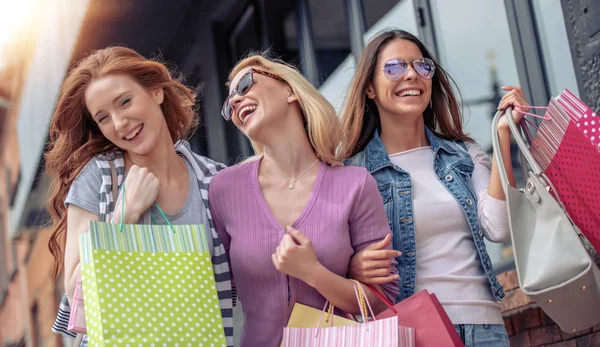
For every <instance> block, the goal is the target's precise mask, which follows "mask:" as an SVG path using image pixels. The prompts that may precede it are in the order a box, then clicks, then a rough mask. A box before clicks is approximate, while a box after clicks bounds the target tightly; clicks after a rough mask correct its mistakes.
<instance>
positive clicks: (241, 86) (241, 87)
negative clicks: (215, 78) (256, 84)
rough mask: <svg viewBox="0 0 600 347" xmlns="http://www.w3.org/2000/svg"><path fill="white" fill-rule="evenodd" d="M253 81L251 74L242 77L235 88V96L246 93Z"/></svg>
mask: <svg viewBox="0 0 600 347" xmlns="http://www.w3.org/2000/svg"><path fill="white" fill-rule="evenodd" d="M252 84H253V81H252V73H251V72H248V73H247V74H245V75H244V77H242V79H241V80H240V83H238V86H237V94H238V95H244V94H246V93H247V92H248V90H250V88H251V87H252Z"/></svg>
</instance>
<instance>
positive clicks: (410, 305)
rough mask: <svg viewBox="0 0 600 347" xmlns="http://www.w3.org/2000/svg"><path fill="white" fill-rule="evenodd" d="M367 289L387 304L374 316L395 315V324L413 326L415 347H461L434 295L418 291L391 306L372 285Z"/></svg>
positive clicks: (460, 342)
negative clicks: (383, 309) (396, 319)
mask: <svg viewBox="0 0 600 347" xmlns="http://www.w3.org/2000/svg"><path fill="white" fill-rule="evenodd" d="M369 289H371V291H372V292H373V293H375V295H377V297H378V298H379V299H381V300H382V301H383V302H385V304H386V305H387V306H388V309H387V310H385V311H383V312H381V313H380V314H378V315H377V316H376V317H377V318H380V319H384V318H388V317H397V318H398V324H400V325H402V326H407V327H411V328H413V329H414V330H415V346H416V347H429V346H439V347H464V343H463V342H462V340H461V339H460V336H458V333H457V332H456V329H455V328H454V325H452V322H451V321H450V318H449V317H448V314H446V311H445V310H444V308H443V307H442V304H440V302H439V300H438V298H437V297H436V296H435V294H430V293H429V292H428V291H427V290H421V291H419V292H417V293H415V294H414V295H413V296H411V297H409V298H407V299H404V300H402V301H401V302H399V303H397V304H396V305H393V304H392V303H391V301H389V300H388V299H387V298H386V297H385V296H383V294H381V293H379V292H378V291H377V290H376V289H375V288H373V287H371V286H369Z"/></svg>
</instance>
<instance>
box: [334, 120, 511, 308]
mask: <svg viewBox="0 0 600 347" xmlns="http://www.w3.org/2000/svg"><path fill="white" fill-rule="evenodd" d="M425 133H426V136H427V139H428V140H429V143H430V144H431V147H432V149H433V153H434V158H435V159H434V169H435V172H436V174H437V177H438V178H439V180H440V182H442V184H443V185H444V186H445V187H446V188H447V189H448V191H449V192H450V194H452V196H454V198H455V199H456V201H457V202H458V204H459V205H460V207H461V209H462V211H463V213H464V214H465V217H466V218H467V221H468V223H469V228H470V229H471V233H472V234H473V240H474V241H475V247H476V249H477V254H478V258H479V260H480V261H481V266H482V267H483V269H484V271H485V273H486V274H487V277H488V280H489V282H490V289H491V291H492V294H493V295H494V297H495V298H496V300H498V301H500V300H502V298H503V297H504V289H503V288H502V285H500V283H499V282H498V279H497V278H496V276H495V275H494V273H493V271H492V261H491V260H490V257H489V255H488V253H487V250H486V248H485V243H484V241H483V232H482V230H481V228H480V226H479V222H478V218H477V193H476V192H475V191H474V188H473V185H472V184H471V175H472V173H473V169H474V164H473V160H472V159H471V156H470V155H469V153H468V151H467V147H466V144H465V143H464V142H462V141H449V140H444V139H441V138H439V137H437V136H436V135H435V134H434V133H433V132H432V131H431V130H429V129H428V128H427V127H426V128H425ZM345 164H346V165H354V166H362V167H365V168H366V169H367V170H368V171H369V172H370V173H371V175H373V177H374V178H375V180H376V181H377V185H378V187H379V193H381V196H382V198H383V202H384V205H385V210H386V214H387V218H388V223H389V224H390V229H392V233H393V241H392V242H393V246H394V249H396V250H399V251H401V252H402V255H401V256H400V257H398V258H396V260H397V262H398V274H399V275H400V278H401V281H402V282H401V285H400V294H399V295H398V297H397V298H396V302H399V301H402V300H404V299H406V298H408V297H410V296H411V295H413V294H414V293H415V282H416V278H417V259H416V257H417V249H416V246H417V244H416V238H415V226H414V223H413V205H412V202H413V199H412V186H411V182H410V174H408V173H407V172H406V171H404V170H402V169H401V168H400V167H398V166H396V165H394V164H393V163H392V162H391V161H390V158H389V157H388V154H387V152H386V149H385V147H384V145H383V142H382V141H381V138H380V137H379V133H378V132H377V131H376V132H375V134H374V136H373V139H372V140H371V141H370V142H369V144H368V145H367V146H366V147H365V149H364V150H363V151H362V152H360V153H358V154H356V155H355V156H354V157H352V158H350V159H348V160H346V161H345Z"/></svg>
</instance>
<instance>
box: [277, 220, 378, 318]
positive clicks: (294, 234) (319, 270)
mask: <svg viewBox="0 0 600 347" xmlns="http://www.w3.org/2000/svg"><path fill="white" fill-rule="evenodd" d="M287 231H288V234H286V235H285V236H284V237H283V239H282V241H281V243H280V245H279V246H278V247H277V250H276V252H275V253H274V254H273V255H272V259H273V264H274V265H275V268H276V269H277V270H278V271H279V272H282V273H284V274H286V275H289V276H292V277H295V278H298V279H300V280H301V281H303V282H305V283H306V284H308V285H309V286H311V287H313V288H315V289H316V290H317V291H318V292H319V293H321V295H323V296H324V297H325V299H327V300H328V301H329V302H331V304H332V305H334V306H335V307H337V308H339V309H341V310H342V311H344V312H347V313H352V314H360V309H359V306H358V302H357V301H356V295H355V293H354V286H353V284H352V281H351V280H349V279H347V278H344V277H342V276H339V275H337V274H335V273H333V272H331V271H329V270H328V269H327V268H326V267H325V266H323V265H322V264H321V263H320V262H319V261H318V259H317V256H316V253H315V250H314V248H313V245H312V242H311V241H310V240H309V239H308V238H307V237H306V236H304V234H302V233H301V232H300V231H298V230H296V229H294V228H292V227H289V226H288V227H287ZM364 289H365V293H366V295H367V298H368V300H369V303H371V306H372V307H373V311H374V312H375V314H377V313H379V312H381V311H383V310H385V309H386V308H387V306H386V305H385V303H383V302H381V300H379V298H377V296H375V294H373V293H372V292H371V291H370V290H369V289H368V288H364Z"/></svg>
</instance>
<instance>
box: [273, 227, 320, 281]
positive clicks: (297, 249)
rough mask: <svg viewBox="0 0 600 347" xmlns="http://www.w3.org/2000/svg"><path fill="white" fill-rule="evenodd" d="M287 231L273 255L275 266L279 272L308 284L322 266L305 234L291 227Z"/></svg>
mask: <svg viewBox="0 0 600 347" xmlns="http://www.w3.org/2000/svg"><path fill="white" fill-rule="evenodd" d="M287 231H288V233H287V234H285V235H284V236H283V238H282V239H281V242H280V243H279V246H277V248H276V250H275V253H273V254H272V255H271V258H272V259H273V265H275V268H276V269H277V270H278V271H279V272H282V273H284V274H286V275H289V276H292V277H295V278H298V279H300V280H302V281H304V282H307V283H308V282H309V279H310V276H311V275H312V274H313V273H315V270H316V269H317V268H318V267H320V266H322V265H321V263H319V260H318V259H317V254H316V253H315V250H314V248H313V245H312V242H311V241H310V240H309V239H308V238H307V237H306V236H304V234H302V233H301V232H300V231H299V230H296V229H294V228H292V227H290V226H288V227H287Z"/></svg>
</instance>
